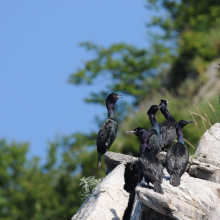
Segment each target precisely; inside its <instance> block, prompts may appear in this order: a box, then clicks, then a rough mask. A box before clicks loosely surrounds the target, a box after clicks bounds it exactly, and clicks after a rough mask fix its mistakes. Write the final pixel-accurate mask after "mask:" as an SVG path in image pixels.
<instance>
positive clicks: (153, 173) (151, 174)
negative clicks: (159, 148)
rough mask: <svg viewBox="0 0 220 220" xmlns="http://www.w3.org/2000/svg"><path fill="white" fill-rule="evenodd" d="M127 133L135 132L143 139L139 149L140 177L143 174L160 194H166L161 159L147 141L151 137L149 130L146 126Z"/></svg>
mask: <svg viewBox="0 0 220 220" xmlns="http://www.w3.org/2000/svg"><path fill="white" fill-rule="evenodd" d="M127 133H133V134H135V135H136V136H138V137H139V139H140V141H141V145H140V151H139V160H138V165H139V175H138V176H139V177H140V176H143V177H144V178H145V181H146V182H147V183H148V184H149V182H151V183H152V184H153V185H154V191H155V192H157V193H160V194H164V192H163V189H162V187H161V183H162V181H163V166H162V164H161V162H160V160H159V159H158V158H157V157H156V155H155V154H154V152H153V151H152V150H150V149H149V147H148V145H147V141H148V138H149V134H148V131H147V130H145V129H144V128H140V127H138V128H136V129H134V130H133V131H128V132H127Z"/></svg>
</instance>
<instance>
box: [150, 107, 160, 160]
mask: <svg viewBox="0 0 220 220" xmlns="http://www.w3.org/2000/svg"><path fill="white" fill-rule="evenodd" d="M160 108H161V106H158V105H152V106H151V107H150V109H149V110H148V112H147V114H148V115H149V120H150V122H151V125H152V128H151V129H150V130H149V131H148V133H149V139H148V143H147V144H148V146H149V148H150V149H151V150H152V151H153V152H154V154H155V155H156V156H158V155H159V153H160V151H161V148H160V144H161V141H162V135H161V133H160V126H159V123H158V122H157V119H156V118H155V114H156V113H157V111H158V109H160Z"/></svg>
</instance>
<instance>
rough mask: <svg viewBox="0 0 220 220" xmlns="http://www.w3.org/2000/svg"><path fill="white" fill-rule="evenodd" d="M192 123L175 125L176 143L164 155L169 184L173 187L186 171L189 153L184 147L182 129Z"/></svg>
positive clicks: (185, 122)
mask: <svg viewBox="0 0 220 220" xmlns="http://www.w3.org/2000/svg"><path fill="white" fill-rule="evenodd" d="M189 123H194V121H189V122H188V121H185V120H180V121H179V122H178V123H176V133H177V137H178V142H177V143H176V144H174V145H173V146H172V147H171V148H170V149H169V151H168V152H167V155H166V166H167V172H168V173H169V174H170V184H171V185H173V186H179V185H180V177H181V176H182V175H183V174H184V172H185V171H186V168H187V165H188V162H189V151H188V150H187V149H186V148H185V146H184V139H183V134H182V129H183V127H184V126H186V125H187V124H189Z"/></svg>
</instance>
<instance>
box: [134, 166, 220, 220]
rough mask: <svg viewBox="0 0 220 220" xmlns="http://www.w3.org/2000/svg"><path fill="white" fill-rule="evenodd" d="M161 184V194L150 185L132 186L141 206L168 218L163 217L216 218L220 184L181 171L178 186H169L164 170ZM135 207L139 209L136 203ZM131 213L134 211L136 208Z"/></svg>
mask: <svg viewBox="0 0 220 220" xmlns="http://www.w3.org/2000/svg"><path fill="white" fill-rule="evenodd" d="M162 187H163V189H164V192H165V194H164V195H161V194H159V193H155V192H154V191H153V188H145V187H141V186H137V187H136V194H137V196H138V198H139V200H140V201H141V202H142V203H143V204H144V205H146V206H148V207H150V208H151V209H153V210H155V211H157V212H159V213H161V214H162V215H164V216H167V217H168V218H163V219H181V220H218V219H220V199H219V198H220V184H217V183H213V182H209V181H205V180H201V179H198V178H193V177H190V176H189V174H188V173H185V174H184V175H183V176H182V177H181V184H180V186H178V187H173V186H171V185H170V184H169V174H168V173H167V172H166V170H165V169H164V180H163V183H162ZM136 207H137V209H138V210H140V206H138V205H136ZM132 213H133V214H134V213H136V210H133V211H132ZM137 216H138V215H137ZM138 217H139V216H138ZM143 217H144V216H142V218H143ZM139 219H140V218H133V219H132V220H139ZM148 219H149V220H150V219H151V218H148ZM161 219H162V218H161Z"/></svg>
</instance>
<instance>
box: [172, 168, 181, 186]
mask: <svg viewBox="0 0 220 220" xmlns="http://www.w3.org/2000/svg"><path fill="white" fill-rule="evenodd" d="M170 184H171V185H172V186H179V185H180V177H179V174H178V172H177V171H174V173H172V174H171V175H170Z"/></svg>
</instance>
